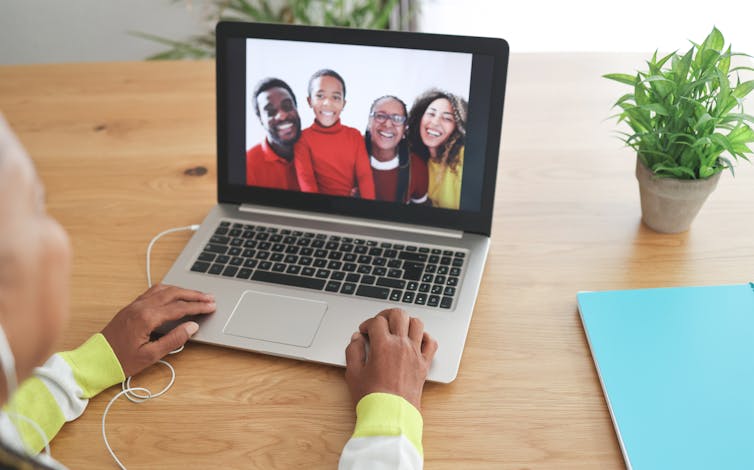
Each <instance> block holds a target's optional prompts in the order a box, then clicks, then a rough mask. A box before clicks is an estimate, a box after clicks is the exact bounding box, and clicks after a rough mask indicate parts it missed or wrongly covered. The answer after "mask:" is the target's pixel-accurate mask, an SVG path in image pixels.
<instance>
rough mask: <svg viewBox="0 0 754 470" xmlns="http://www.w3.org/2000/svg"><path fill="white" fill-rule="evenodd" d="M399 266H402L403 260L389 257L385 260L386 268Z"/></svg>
mask: <svg viewBox="0 0 754 470" xmlns="http://www.w3.org/2000/svg"><path fill="white" fill-rule="evenodd" d="M401 266H403V261H401V260H399V259H391V260H390V261H388V262H387V267H388V268H393V269H398V268H400V267H401Z"/></svg>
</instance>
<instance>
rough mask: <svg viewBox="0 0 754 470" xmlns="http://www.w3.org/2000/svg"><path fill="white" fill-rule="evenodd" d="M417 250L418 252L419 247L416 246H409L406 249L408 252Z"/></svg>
mask: <svg viewBox="0 0 754 470" xmlns="http://www.w3.org/2000/svg"><path fill="white" fill-rule="evenodd" d="M416 250H417V247H415V246H414V245H409V246H407V247H406V251H416Z"/></svg>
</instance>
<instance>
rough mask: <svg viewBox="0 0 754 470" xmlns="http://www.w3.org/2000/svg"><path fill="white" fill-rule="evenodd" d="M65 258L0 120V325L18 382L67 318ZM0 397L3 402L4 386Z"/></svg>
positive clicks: (39, 193)
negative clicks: (13, 360) (12, 356)
mask: <svg viewBox="0 0 754 470" xmlns="http://www.w3.org/2000/svg"><path fill="white" fill-rule="evenodd" d="M70 253H71V248H70V243H69V240H68V236H67V235H66V233H65V231H64V230H63V229H62V227H61V226H60V225H59V224H58V223H57V222H56V221H55V220H54V219H52V218H51V217H50V216H49V215H48V214H47V213H46V211H45V206H44V188H43V187H42V183H41V182H40V180H39V177H38V176H37V174H36V172H35V170H34V166H33V164H32V162H31V160H30V159H29V157H28V156H27V155H26V152H25V151H24V150H23V148H22V147H21V145H20V143H19V142H18V140H17V139H16V138H15V136H14V135H13V133H12V131H11V130H10V128H9V127H8V125H7V124H6V122H5V119H4V118H3V117H2V115H0V325H2V328H3V330H4V331H5V335H6V336H7V338H8V341H9V343H10V346H11V350H12V352H13V355H14V356H15V362H16V370H17V373H18V378H19V380H22V379H23V378H25V377H27V376H28V375H30V374H31V372H32V370H33V368H34V367H35V366H37V365H39V364H40V363H42V362H43V361H44V360H45V359H46V358H47V356H49V354H50V353H51V352H52V348H53V346H54V344H55V342H56V341H57V339H58V338H59V336H60V334H61V332H62V328H63V325H64V323H65V321H66V320H67V318H68V295H69V294H68V287H69V284H68V283H69V277H70V258H71V255H70ZM0 377H3V379H2V380H3V382H5V379H4V376H2V375H1V374H0ZM0 398H2V399H7V398H8V397H6V396H5V387H0Z"/></svg>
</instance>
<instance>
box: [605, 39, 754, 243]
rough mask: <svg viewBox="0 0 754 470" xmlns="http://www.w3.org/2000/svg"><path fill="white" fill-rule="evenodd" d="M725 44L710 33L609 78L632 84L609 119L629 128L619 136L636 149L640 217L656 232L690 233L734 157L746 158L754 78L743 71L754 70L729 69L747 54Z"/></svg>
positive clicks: (750, 139)
mask: <svg viewBox="0 0 754 470" xmlns="http://www.w3.org/2000/svg"><path fill="white" fill-rule="evenodd" d="M724 44H725V42H724V39H723V35H722V33H720V31H719V30H718V29H717V28H713V29H712V32H711V33H710V34H709V35H708V36H707V38H706V39H705V40H704V42H702V43H701V44H696V43H694V42H692V47H691V48H690V49H689V50H688V52H686V53H685V54H682V55H681V54H679V53H678V52H677V51H676V52H673V53H671V54H668V55H666V56H664V57H662V58H658V57H657V51H655V53H654V55H653V56H652V58H651V59H650V60H649V61H648V62H647V65H648V70H646V71H639V72H637V73H636V75H628V74H621V73H613V74H607V75H604V77H605V78H608V79H611V80H615V81H618V82H620V83H623V84H626V85H629V86H631V87H632V92H630V93H627V94H625V95H623V96H621V97H620V98H619V99H618V101H617V102H616V103H615V105H614V107H619V108H620V109H621V112H619V113H618V114H616V115H615V116H612V117H617V119H618V123H621V122H625V123H626V124H628V126H629V127H630V128H631V132H619V134H621V135H622V140H623V141H624V142H625V143H626V145H627V146H629V147H631V148H633V149H634V150H635V151H636V178H637V179H638V181H639V193H640V196H641V209H642V220H643V221H644V223H645V224H646V225H647V226H649V227H650V228H652V229H654V230H656V231H658V232H664V233H677V232H683V231H685V230H688V228H689V226H690V225H691V222H692V221H693V219H694V217H695V216H696V214H697V213H698V212H699V209H701V207H702V204H703V203H704V201H705V200H706V199H707V196H708V195H709V194H710V193H711V192H712V191H713V190H714V189H715V187H716V186H717V182H718V180H719V178H720V173H721V172H722V171H723V170H725V169H729V170H730V171H731V174H733V162H732V161H731V158H732V159H733V160H738V159H744V160H747V161H749V158H748V157H747V154H751V149H750V148H749V147H748V146H747V144H749V143H751V142H754V131H752V128H751V124H752V123H753V122H754V116H751V115H747V114H744V106H743V101H744V98H745V97H746V96H747V95H748V94H749V92H751V91H752V89H754V80H749V81H744V82H741V81H740V78H739V76H738V72H739V71H740V70H742V69H747V70H754V69H752V68H751V67H744V66H737V67H736V66H733V67H731V58H732V57H734V56H745V55H746V54H736V53H732V52H731V47H730V46H728V48H727V49H725V48H724ZM747 57H748V56H747ZM734 77H735V83H733V81H732V79H733V78H734Z"/></svg>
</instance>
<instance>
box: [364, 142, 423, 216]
mask: <svg viewBox="0 0 754 470" xmlns="http://www.w3.org/2000/svg"><path fill="white" fill-rule="evenodd" d="M395 158H396V161H395V162H394V163H393V164H394V165H397V164H398V162H397V159H398V157H395ZM409 162H410V167H409V168H410V170H409V184H408V192H407V194H406V196H407V197H406V198H405V200H403V201H396V194H395V193H396V191H397V190H398V172H399V168H398V166H396V167H395V168H390V169H378V168H375V167H374V166H372V172H373V174H374V187H375V192H376V193H377V200H378V201H390V202H402V203H409V202H414V203H417V204H421V203H423V202H425V201H426V200H427V187H428V175H427V164H426V163H425V162H424V160H422V159H421V157H419V156H417V155H415V154H413V153H412V154H411V158H410V160H409Z"/></svg>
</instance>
